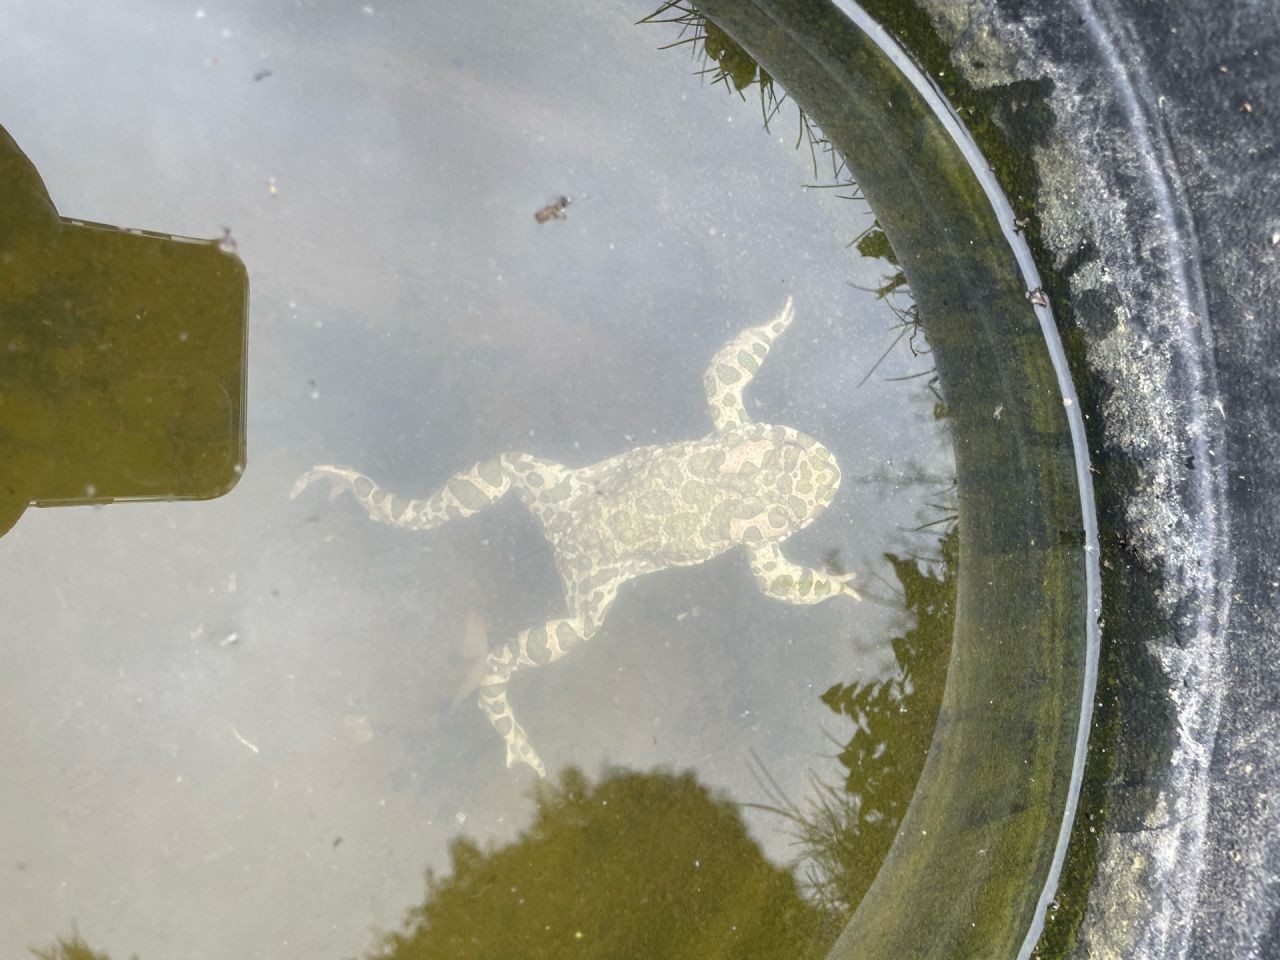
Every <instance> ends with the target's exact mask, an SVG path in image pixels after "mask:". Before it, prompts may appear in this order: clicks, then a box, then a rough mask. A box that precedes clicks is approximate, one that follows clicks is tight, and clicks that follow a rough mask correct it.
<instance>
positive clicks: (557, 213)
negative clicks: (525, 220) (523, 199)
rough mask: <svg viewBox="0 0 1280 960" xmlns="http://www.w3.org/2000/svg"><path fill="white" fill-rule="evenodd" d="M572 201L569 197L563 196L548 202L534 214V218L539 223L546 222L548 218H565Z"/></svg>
mask: <svg viewBox="0 0 1280 960" xmlns="http://www.w3.org/2000/svg"><path fill="white" fill-rule="evenodd" d="M571 202H572V201H570V199H569V198H568V197H564V196H562V197H560V199H559V200H556V201H555V202H554V203H549V204H547V205H546V206H545V207H543V208H542V209H541V210H539V211H538V212H537V213H535V214H534V215H533V219H535V220H537V221H538V222H539V223H546V222H547V221H548V220H563V219H565V213H564V212H565V209H566V208H567V207H568V206H569V204H570V203H571Z"/></svg>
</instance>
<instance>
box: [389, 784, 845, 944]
mask: <svg viewBox="0 0 1280 960" xmlns="http://www.w3.org/2000/svg"><path fill="white" fill-rule="evenodd" d="M450 853H451V857H452V861H453V864H452V870H451V872H450V873H449V874H448V875H447V876H445V877H437V876H436V875H434V874H433V873H428V875H427V895H426V899H425V900H424V901H423V903H422V905H421V906H419V907H415V908H414V909H413V910H411V911H410V912H409V915H408V918H407V920H406V925H405V931H404V932H403V933H398V934H394V935H392V936H390V937H388V939H387V941H386V943H385V944H384V946H383V947H382V948H381V950H380V952H378V953H377V954H376V957H374V958H371V960H435V958H439V957H449V958H451V960H455V958H456V960H481V958H494V960H499V958H510V957H520V958H522V960H537V958H541V957H545V958H560V957H563V956H566V955H569V954H571V955H572V956H574V957H582V958H604V957H619V956H630V957H645V958H665V957H671V958H676V957H689V958H693V957H726V958H728V957H733V958H751V957H759V958H761V960H764V958H770V960H773V958H777V957H808V956H818V955H820V952H821V947H822V946H824V944H823V943H819V942H817V938H818V934H819V930H820V928H821V926H822V916H821V914H820V913H819V911H818V910H817V909H815V908H814V907H813V906H811V905H809V904H808V903H806V902H805V901H804V900H803V899H802V898H801V896H800V893H799V889H798V887H797V884H796V882H795V879H794V878H793V876H792V875H791V874H790V873H789V872H787V871H785V870H782V869H780V868H778V867H775V866H773V865H772V864H770V863H769V862H768V861H766V860H765V859H764V856H763V855H762V853H761V852H760V849H759V847H758V846H756V844H755V842H754V841H753V840H752V839H751V838H750V837H749V836H748V835H747V831H746V827H745V825H744V824H743V822H742V819H741V817H740V815H739V813H738V810H737V809H736V808H735V807H734V806H733V805H732V804H731V803H729V802H728V801H727V800H724V799H721V798H719V797H716V796H714V795H713V794H711V793H710V792H709V791H708V790H707V788H706V787H704V786H702V785H700V784H699V783H698V782H697V780H695V779H694V776H693V775H692V774H691V773H684V774H681V775H675V774H669V773H633V772H628V771H617V770H615V771H613V772H611V773H609V774H607V775H606V776H605V777H604V778H603V779H602V780H600V781H599V782H598V783H596V784H594V785H593V784H592V783H590V782H589V781H588V780H587V779H586V777H584V776H583V775H582V774H581V773H579V772H578V771H576V770H569V771H567V772H566V773H564V774H562V776H561V779H560V783H559V785H558V786H549V787H545V788H543V789H541V790H540V791H539V794H538V796H537V813H536V815H535V818H534V822H533V824H532V826H531V827H530V828H529V829H528V830H527V831H526V832H525V833H524V834H522V835H521V836H520V838H519V839H517V840H516V841H514V842H513V843H511V844H509V845H507V846H504V847H499V848H497V849H491V850H481V849H480V848H479V847H477V846H476V845H475V844H474V843H473V842H471V841H470V840H466V839H458V840H455V841H454V842H453V845H452V848H451V851H450Z"/></svg>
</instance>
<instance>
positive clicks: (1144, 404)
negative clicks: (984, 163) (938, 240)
mask: <svg viewBox="0 0 1280 960" xmlns="http://www.w3.org/2000/svg"><path fill="white" fill-rule="evenodd" d="M864 5H865V6H866V7H867V8H868V9H869V11H870V12H871V13H872V15H873V16H875V17H876V18H877V19H878V20H879V22H880V23H882V24H883V25H885V26H886V27H887V28H888V29H889V30H890V32H891V33H893V35H894V36H895V37H896V38H897V39H898V40H899V42H900V43H902V44H903V46H904V47H906V49H907V50H908V51H909V52H910V53H911V54H912V55H913V56H914V57H915V58H916V60H917V62H919V63H920V64H921V65H922V66H923V67H924V68H925V69H926V71H927V72H928V73H929V74H930V75H931V76H932V77H934V79H935V81H936V82H937V83H938V84H939V86H940V87H941V88H942V89H943V90H944V92H945V93H946V94H947V96H948V97H949V99H950V100H951V102H952V103H953V104H954V105H955V106H956V107H957V109H958V110H959V112H960V114H961V116H963V117H964V119H965V121H966V124H967V125H968V126H969V128H970V130H971V131H972V132H973V133H974V135H975V138H976V139H977V141H978V143H979V145H980V146H981V147H982V149H983V151H984V153H985V154H986V156H987V158H988V160H989V161H990V162H991V163H992V166H993V169H994V171H995V173H996V175H997V177H998V178H999V180H1000V182H1001V184H1002V185H1003V187H1004V190H1005V192H1006V193H1007V194H1008V195H1009V196H1010V199H1011V201H1012V202H1013V204H1014V206H1015V209H1016V210H1017V211H1018V214H1019V216H1020V217H1022V218H1026V219H1027V221H1028V222H1027V225H1026V234H1027V237H1028V241H1029V242H1030V244H1031V247H1032V249H1033V251H1034V252H1035V256H1036V261H1037V264H1038V266H1039V269H1040V271H1041V273H1042V275H1043V276H1044V281H1045V282H1044V287H1045V289H1046V291H1047V292H1048V294H1049V297H1050V300H1051V302H1052V303H1053V305H1054V308H1055V318H1056V320H1057V322H1058V324H1059V328H1060V331H1061V334H1062V338H1063V340H1064V342H1065V343H1066V344H1067V346H1068V352H1069V355H1070V359H1071V363H1072V369H1073V373H1074V376H1075V381H1076V384H1077V389H1078V391H1079V393H1080V397H1081V401H1082V404H1083V407H1084V412H1085V414H1086V417H1087V424H1088V427H1089V436H1090V445H1091V452H1092V454H1093V463H1094V469H1095V470H1096V471H1097V475H1096V477H1095V487H1096V490H1097V497H1098V506H1099V515H1100V521H1101V527H1102V531H1101V533H1102V548H1103V554H1102V567H1103V593H1104V629H1103V649H1102V664H1101V666H1102V673H1101V677H1100V687H1099V698H1098V703H1097V707H1096V710H1095V715H1094V728H1093V732H1092V737H1091V741H1090V755H1089V762H1088V765H1087V769H1086V778H1085V785H1084V793H1083V795H1082V798H1081V806H1080V812H1079V816H1078V817H1077V820H1076V827H1075V830H1074V833H1073V836H1072V842H1071V846H1070V849H1069V852H1068V858H1067V861H1066V865H1065V870H1064V873H1063V876H1062V883H1061V886H1060V890H1059V894H1058V898H1057V901H1056V904H1055V906H1056V909H1052V908H1051V910H1050V915H1049V924H1048V927H1047V929H1046V931H1045V934H1044V937H1043V938H1042V939H1041V941H1040V944H1039V946H1038V948H1037V955H1038V956H1042V957H1064V956H1073V957H1140V958H1147V957H1151V958H1166V957H1168V958H1172V957H1194V958H1208V960H1217V958H1244V957H1271V956H1280V910H1278V909H1277V907H1278V904H1280V891H1278V889H1277V886H1276V883H1275V880H1274V878H1275V876H1276V875H1277V873H1280V830H1278V829H1277V826H1280V824H1278V823H1277V821H1278V820H1280V803H1278V802H1277V798H1275V797H1273V796H1272V792H1273V791H1274V790H1275V789H1276V787H1277V786H1278V785H1280V752H1278V751H1277V747H1276V745H1277V744H1280V627H1278V625H1277V619H1278V618H1277V609H1278V605H1277V591H1278V586H1277V584H1280V564H1278V563H1277V559H1276V554H1277V549H1276V546H1275V544H1277V543H1280V429H1278V428H1280V422H1278V421H1280V383H1278V381H1277V374H1276V363H1277V359H1278V358H1280V317H1278V316H1277V313H1278V312H1280V308H1278V307H1277V302H1278V300H1277V297H1278V295H1280V183H1278V181H1280V157H1277V146H1276V141H1277V138H1278V136H1280V121H1278V120H1277V117H1278V116H1280V16H1277V8H1276V6H1275V4H1274V3H1270V2H1247V0H1231V2H1226V3H1222V2H1204V0H1182V2H1180V3H1177V4H1147V3H1141V2H1139V0H1115V2H1109V3H1107V4H1105V5H1104V4H1101V3H1099V4H1096V5H1095V4H1093V3H1090V2H1087V0H1069V2H1064V0H968V2H959V0H918V2H916V0H864Z"/></svg>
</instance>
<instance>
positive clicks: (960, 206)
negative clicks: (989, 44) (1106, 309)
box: [699, 0, 1100, 957]
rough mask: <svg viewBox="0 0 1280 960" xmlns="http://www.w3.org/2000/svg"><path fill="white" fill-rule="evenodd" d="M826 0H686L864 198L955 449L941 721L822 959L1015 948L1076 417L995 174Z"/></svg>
mask: <svg viewBox="0 0 1280 960" xmlns="http://www.w3.org/2000/svg"><path fill="white" fill-rule="evenodd" d="M837 6H838V7H839V8H840V9H837V8H836V7H833V6H831V5H829V4H827V3H823V2H816V0H799V2H788V0H777V2H771V0H753V2H751V3H746V4H742V3H729V2H722V0H704V2H701V3H699V7H700V9H701V10H702V11H703V12H704V13H706V14H707V16H709V17H710V18H712V19H713V20H714V21H715V22H716V23H717V25H718V26H720V27H721V28H722V29H724V30H726V31H727V32H728V33H729V34H730V35H731V36H732V37H733V38H734V39H735V40H736V41H737V42H739V43H741V44H742V46H743V47H744V48H746V49H747V50H748V51H749V52H750V53H751V54H752V55H753V56H754V57H756V58H757V59H758V60H759V61H760V63H761V65H762V67H764V68H765V69H767V70H768V72H769V74H770V75H771V76H772V77H774V78H776V79H777V80H778V82H779V83H781V84H782V85H783V86H784V87H785V88H786V90H787V91H788V93H789V94H790V95H791V96H793V97H794V98H795V99H796V101H797V102H798V103H799V104H800V105H801V106H802V108H803V109H804V110H805V111H806V112H807V113H808V115H809V116H811V117H812V118H814V119H815V120H816V121H817V122H818V123H819V125H820V126H821V127H822V130H823V132H824V134H825V136H826V137H827V139H828V140H829V141H830V142H831V143H832V145H833V146H834V147H835V148H836V149H837V150H839V151H840V152H841V154H842V155H843V157H844V159H845V160H846V162H847V163H848V166H849V167H850V169H851V170H852V171H853V173H854V176H855V178H856V179H857V181H858V183H859V185H860V186H861V188H862V190H863V193H864V195H865V196H866V197H867V198H868V200H869V201H870V202H871V203H872V205H873V207H874V208H875V210H876V213H877V215H878V217H879V219H880V221H881V223H882V224H883V226H884V229H885V231H886V233H887V234H888V236H889V238H890V240H891V241H892V243H893V247H894V249H895V251H896V252H897V254H898V256H899V259H900V261H901V265H902V269H903V271H904V272H905V274H906V276H907V279H908V282H909V283H910V284H911V287H912V291H913V294H914V295H915V297H916V300H917V303H918V304H919V306H920V311H921V315H922V317H923V320H924V323H925V325H926V329H927V332H928V336H929V340H930V343H931V345H932V346H933V347H934V350H935V357H936V360H937V369H938V375H939V378H940V381H941V384H942V387H943V391H944V395H945V397H946V400H947V403H948V408H949V410H950V412H951V415H952V425H953V431H954V436H955V443H956V460H957V468H958V490H959V499H960V525H959V527H960V538H961V542H960V557H961V562H960V571H961V573H960V588H959V590H960V595H959V601H958V614H957V625H956V635H955V639H954V644H953V650H952V659H951V663H950V672H949V676H948V684H947V692H946V695H945V698H944V701H943V706H942V711H941V713H940V715H939V723H938V730H937V734H936V736H935V739H934V743H933V746H932V748H931V750H930V753H929V757H928V760H927V761H926V765H925V770H924V773H923V775H922V777H921V780H920V783H919V785H918V786H917V790H916V794H915V797H914V799H913V801H912V806H911V808H910V810H909V811H908V814H907V817H906V819H905V820H904V822H903V824H902V829H901V832H900V833H899V837H898V841H897V842H896V843H895V845H894V848H893V850H892V851H891V853H890V855H889V858H888V860H887V861H886V863H885V866H884V867H883V868H882V870H881V873H880V876H879V877H878V878H877V881H876V883H875V885H874V886H873V887H872V888H871V890H870V891H869V893H868V894H867V897H866V898H865V899H864V900H863V903H862V905H861V906H860V907H859V909H858V911H857V913H856V914H855V915H854V917H853V919H852V921H851V922H850V924H849V926H848V928H847V929H846V930H845V932H844V934H843V935H842V936H841V938H840V940H839V942H838V943H837V945H836V947H835V949H834V951H833V956H851V955H854V954H855V953H856V955H857V956H860V957H878V956H885V957H890V956H893V957H901V956H911V957H966V956H973V957H979V956H980V957H994V956H1015V955H1017V956H1020V957H1026V956H1028V955H1029V954H1030V953H1031V951H1032V950H1033V949H1034V947H1035V944H1036V939H1037V937H1038V935H1039V932H1040V930H1041V929H1042V927H1043V923H1044V915H1045V911H1046V909H1047V907H1048V905H1049V901H1050V900H1051V898H1052V896H1053V893H1054V890H1055V887H1056V881H1057V877H1058V874H1059V872H1060V870H1061V866H1062V860H1063V856H1064V854H1065V849H1066V844H1067V840H1068V838H1069V835H1070V830H1071V821H1072V816H1073V814H1074V809H1075V802H1076V797H1077V796H1078V793H1079V789H1080V781H1081V775H1082V770H1083V760H1084V754H1085V745H1086V741H1087V735H1088V724H1089V713H1090V706H1091V702H1092V695H1093V686H1094V682H1095V676H1096V663H1097V651H1098V637H1097V623H1096V612H1097V606H1098V601H1099V595H1100V593H1099V576H1098V566H1097V557H1098V552H1097V532H1096V524H1095V521H1094V515H1093V505H1092V491H1091V488H1090V487H1091V484H1090V479H1089V470H1088V456H1087V447H1086V445H1085V442H1084V425H1083V421H1082V418H1081V416H1080V410H1079V405H1078V404H1077V403H1076V402H1075V396H1074V389H1073V387H1072V384H1071V380H1070V376H1069V372H1068V368H1067V363H1066V358H1065V356H1064V352H1063V349H1062V345H1061V343H1060V341H1059V339H1058V336H1057V331H1056V329H1055V327H1054V325H1053V322H1052V317H1051V315H1050V314H1049V312H1048V309H1047V306H1038V309H1035V308H1033V306H1032V305H1031V304H1029V303H1028V294H1029V292H1030V291H1032V290H1035V289H1038V288H1039V286H1040V283H1039V280H1038V277H1037V275H1036V272H1035V267H1034V264H1033V262H1032V260H1031V256H1030V252H1029V250H1028V249H1027V247H1026V244H1025V243H1024V242H1022V239H1021V237H1019V236H1017V235H1016V227H1017V225H1016V223H1015V221H1014V215H1013V213H1012V211H1011V209H1010V208H1009V205H1008V203H1007V201H1006V200H1005V199H1004V197H1003V195H1002V194H1001V192H1000V190H999V187H998V186H997V184H996V181H995V178H994V176H993V175H992V174H991V172H990V170H989V169H988V168H987V167H986V164H985V162H983V161H982V160H981V158H980V155H979V154H978V151H977V149H976V147H974V146H973V143H972V141H971V140H970V139H969V138H968V136H967V134H966V133H965V131H964V129H963V127H962V126H961V125H960V124H959V122H958V121H957V120H956V118H955V116H954V114H952V113H951V112H950V111H949V109H948V108H947V107H946V103H945V100H944V98H943V97H942V95H941V94H940V93H939V92H938V91H937V90H936V88H934V87H933V86H932V85H931V83H930V82H929V80H928V79H927V78H926V77H924V76H923V75H922V74H921V73H920V72H919V71H918V70H916V68H915V67H914V66H913V65H912V63H911V62H910V60H909V59H908V58H907V57H906V55H905V54H904V53H902V51H901V50H900V49H898V48H897V46H896V44H894V43H893V41H892V40H890V39H889V37H888V36H887V34H885V33H884V31H883V30H881V29H880V28H879V27H878V26H877V25H876V24H875V23H874V22H873V21H872V20H871V18H870V17H869V16H867V14H866V13H865V12H864V11H862V10H861V9H859V8H857V7H856V6H855V5H853V4H852V3H847V2H840V0H838V3H837ZM1036 299H1037V300H1039V299H1040V298H1039V297H1037V298H1036ZM903 918H909V922H904V919H903Z"/></svg>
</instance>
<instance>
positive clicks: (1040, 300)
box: [1027, 287, 1049, 307]
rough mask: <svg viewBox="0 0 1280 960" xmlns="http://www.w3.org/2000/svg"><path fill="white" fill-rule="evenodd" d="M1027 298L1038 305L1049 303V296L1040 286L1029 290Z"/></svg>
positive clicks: (1042, 305) (1045, 305)
mask: <svg viewBox="0 0 1280 960" xmlns="http://www.w3.org/2000/svg"><path fill="white" fill-rule="evenodd" d="M1027 299H1028V300H1030V301H1031V302H1032V303H1034V304H1035V305H1036V306H1037V307H1047V306H1048V305H1049V297H1048V295H1047V294H1046V293H1045V292H1044V290H1042V289H1041V288H1040V287H1036V288H1035V289H1034V290H1028V291H1027Z"/></svg>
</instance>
